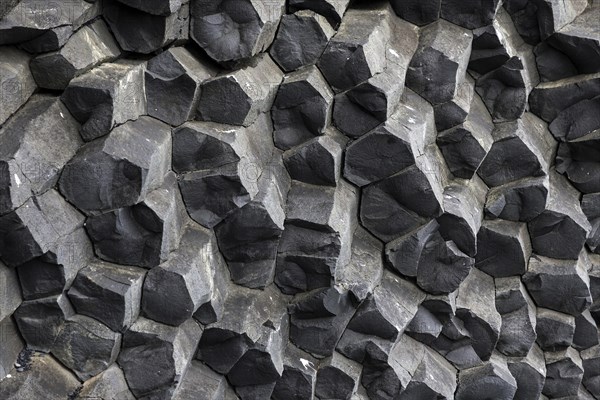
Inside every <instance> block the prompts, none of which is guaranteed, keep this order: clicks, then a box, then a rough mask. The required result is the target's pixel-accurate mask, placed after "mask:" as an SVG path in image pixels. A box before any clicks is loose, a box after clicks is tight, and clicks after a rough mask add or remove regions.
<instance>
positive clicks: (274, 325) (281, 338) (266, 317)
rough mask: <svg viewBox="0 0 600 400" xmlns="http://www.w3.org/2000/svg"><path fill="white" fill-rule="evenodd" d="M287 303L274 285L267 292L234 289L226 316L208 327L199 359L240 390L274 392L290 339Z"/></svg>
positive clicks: (201, 343) (228, 302)
mask: <svg viewBox="0 0 600 400" xmlns="http://www.w3.org/2000/svg"><path fill="white" fill-rule="evenodd" d="M285 302H286V299H285V298H284V296H283V295H282V294H281V293H280V292H279V291H278V290H277V289H276V288H275V287H274V286H273V285H271V286H268V287H267V288H266V289H265V290H264V291H256V290H252V289H247V288H243V287H239V286H235V287H231V288H230V290H229V294H228V297H227V299H226V304H225V307H224V309H225V312H224V314H223V317H222V318H221V319H220V320H219V321H217V322H216V323H214V324H211V325H209V326H207V327H206V329H205V331H204V333H203V335H202V339H201V340H200V346H199V348H198V354H197V358H198V359H200V360H202V361H203V362H204V363H206V364H207V365H208V366H209V367H211V368H212V369H213V370H215V371H216V372H218V373H220V374H223V375H226V376H227V379H228V381H229V382H230V383H231V384H232V385H233V386H234V387H235V388H236V390H238V389H239V388H240V387H245V388H246V389H242V391H248V392H251V391H253V390H254V389H258V390H259V391H261V390H263V389H266V388H264V387H263V388H259V387H258V386H271V388H270V390H271V391H272V390H273V387H274V385H275V382H276V381H277V380H278V379H279V378H280V377H281V374H282V372H283V356H284V352H285V346H286V344H287V338H288V329H289V322H288V316H287V312H286V309H285ZM252 386H255V388H254V389H252V388H251V387H252ZM248 398H250V397H248ZM259 398H260V397H259Z"/></svg>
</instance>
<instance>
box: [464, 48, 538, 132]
mask: <svg viewBox="0 0 600 400" xmlns="http://www.w3.org/2000/svg"><path fill="white" fill-rule="evenodd" d="M524 68H525V67H524V65H523V61H521V59H520V58H519V57H516V56H515V57H511V58H510V59H509V60H508V61H506V62H505V63H504V64H502V65H501V66H500V67H498V68H496V69H495V70H493V71H490V72H488V73H487V74H485V75H483V76H481V77H479V78H478V79H477V83H476V85H475V88H476V90H477V93H478V94H479V95H480V96H481V98H482V99H483V102H484V103H485V106H486V107H487V109H488V111H489V112H490V114H491V115H492V120H493V121H494V122H496V123H498V122H507V121H514V120H517V119H519V118H521V116H522V115H523V113H524V112H525V107H526V105H527V87H526V83H525V79H524V77H523V74H524V72H523V70H524Z"/></svg>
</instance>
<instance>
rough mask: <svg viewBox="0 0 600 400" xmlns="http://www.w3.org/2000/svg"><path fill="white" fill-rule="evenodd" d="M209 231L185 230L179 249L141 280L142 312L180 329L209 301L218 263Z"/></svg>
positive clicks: (200, 228) (191, 224)
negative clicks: (142, 282)
mask: <svg viewBox="0 0 600 400" xmlns="http://www.w3.org/2000/svg"><path fill="white" fill-rule="evenodd" d="M216 246H217V243H216V241H215V238H214V236H213V234H212V233H211V232H209V231H208V230H206V229H205V228H202V227H200V226H198V225H196V224H194V223H190V224H189V225H188V226H187V227H186V228H185V230H184V232H183V235H182V237H181V241H180V243H179V249H178V251H177V252H175V253H173V254H172V255H171V256H170V257H169V259H168V260H167V261H166V262H164V263H163V264H161V265H159V266H157V267H155V268H152V269H151V270H150V271H149V272H148V274H147V275H146V279H145V280H144V289H143V295H142V310H143V314H144V316H145V317H147V318H150V319H152V320H154V321H157V322H160V323H163V324H167V325H173V326H179V325H181V324H182V323H184V322H185V321H187V320H188V319H190V318H191V317H192V315H193V314H194V313H195V312H196V310H197V309H198V308H199V307H200V306H201V305H202V304H204V303H206V302H208V301H210V299H211V295H212V289H213V285H214V283H213V275H214V273H215V268H217V267H221V265H219V264H218V261H217V256H216V252H217V251H218V250H217V248H216Z"/></svg>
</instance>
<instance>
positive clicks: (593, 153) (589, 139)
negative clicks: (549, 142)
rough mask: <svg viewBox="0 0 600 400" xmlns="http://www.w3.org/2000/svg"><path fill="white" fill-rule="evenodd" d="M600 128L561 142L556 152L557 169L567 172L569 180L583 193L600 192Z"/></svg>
mask: <svg viewBox="0 0 600 400" xmlns="http://www.w3.org/2000/svg"><path fill="white" fill-rule="evenodd" d="M599 153H600V130H597V131H595V132H592V133H590V134H589V135H586V136H583V137H581V138H579V139H575V140H573V141H571V142H566V143H561V144H560V145H559V146H558V151H557V154H556V170H557V171H558V172H560V173H562V174H565V175H566V176H567V178H568V179H569V181H571V183H572V184H573V186H575V188H577V189H578V190H579V191H581V192H583V193H594V192H600V183H598V182H599V180H600V172H598V167H599V162H598V154H599Z"/></svg>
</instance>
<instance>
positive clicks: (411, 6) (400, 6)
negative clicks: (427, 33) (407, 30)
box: [391, 0, 442, 26]
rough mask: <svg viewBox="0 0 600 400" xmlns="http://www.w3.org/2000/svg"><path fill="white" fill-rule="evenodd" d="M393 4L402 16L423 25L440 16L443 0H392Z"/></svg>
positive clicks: (397, 12)
mask: <svg viewBox="0 0 600 400" xmlns="http://www.w3.org/2000/svg"><path fill="white" fill-rule="evenodd" d="M391 4H392V7H393V8H394V11H395V12H396V14H397V15H398V16H399V17H400V18H402V19H404V20H406V21H408V22H410V23H413V24H415V25H418V26H423V25H428V24H430V23H432V22H435V21H437V20H438V19H439V18H440V11H441V6H442V0H427V1H421V0H391Z"/></svg>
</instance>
